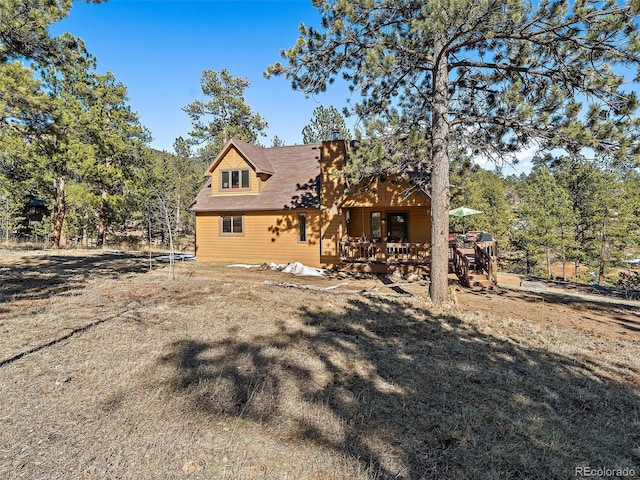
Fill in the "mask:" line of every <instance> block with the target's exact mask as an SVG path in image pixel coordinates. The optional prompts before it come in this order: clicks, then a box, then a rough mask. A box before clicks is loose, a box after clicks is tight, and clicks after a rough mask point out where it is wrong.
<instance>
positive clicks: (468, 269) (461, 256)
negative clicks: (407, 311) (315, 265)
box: [338, 240, 498, 288]
mask: <svg viewBox="0 0 640 480" xmlns="http://www.w3.org/2000/svg"><path fill="white" fill-rule="evenodd" d="M339 248H340V265H339V266H338V269H340V270H343V271H348V272H361V273H376V274H384V273H392V272H399V273H401V274H403V275H406V274H410V273H416V274H419V275H429V272H430V265H429V262H430V245H429V244H425V243H408V242H402V243H395V242H394V243H392V242H367V241H350V242H340V244H339ZM497 254H498V243H497V242H496V241H495V240H491V241H486V242H475V243H470V244H468V245H461V246H458V245H457V244H456V243H452V244H450V249H449V266H450V273H455V274H456V276H457V277H458V279H459V281H460V283H461V284H463V285H465V286H467V287H483V288H490V287H493V286H495V285H496V284H497Z"/></svg>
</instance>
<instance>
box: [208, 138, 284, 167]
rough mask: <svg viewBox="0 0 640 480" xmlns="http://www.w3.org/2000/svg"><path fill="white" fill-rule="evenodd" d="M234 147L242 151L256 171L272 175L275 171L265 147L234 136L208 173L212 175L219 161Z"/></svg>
mask: <svg viewBox="0 0 640 480" xmlns="http://www.w3.org/2000/svg"><path fill="white" fill-rule="evenodd" d="M233 147H235V149H236V150H237V151H238V153H240V155H241V156H242V158H244V159H245V161H246V162H247V163H249V165H250V166H251V167H253V169H254V170H255V171H256V173H268V174H269V175H272V174H273V173H274V170H273V166H272V165H271V161H270V160H269V155H265V153H264V151H265V150H270V149H265V148H263V147H256V146H255V145H251V144H250V143H247V142H243V141H241V140H236V139H234V138H232V139H231V140H229V141H228V142H227V144H226V145H225V146H224V148H223V149H222V151H221V152H220V153H219V154H218V156H217V157H216V158H215V159H214V160H213V163H212V164H211V165H210V166H209V168H207V173H206V174H207V175H211V173H212V172H213V171H214V170H215V169H216V167H217V166H218V163H220V161H222V159H223V158H224V157H225V156H226V155H227V153H229V150H231V149H232V148H233Z"/></svg>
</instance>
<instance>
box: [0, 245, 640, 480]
mask: <svg viewBox="0 0 640 480" xmlns="http://www.w3.org/2000/svg"><path fill="white" fill-rule="evenodd" d="M166 269H167V267H166V265H164V264H157V263H155V262H152V269H151V271H150V269H149V261H148V259H147V258H146V256H145V255H144V254H132V253H122V252H78V251H68V252H55V251H33V252H18V251H0V478H3V479H5V478H7V479H35V478H46V479H54V478H64V479H77V478H89V479H102V478H114V479H116V478H117V479H121V478H122V479H125V478H127V479H128V478H131V479H134V478H135V479H175V478H184V479H191V478H202V479H210V478H216V479H218V478H220V479H243V478H244V479H254V478H265V479H266V478H268V479H285V478H286V479H294V478H296V479H307V478H309V479H312V478H318V479H324V478H331V479H375V478H378V479H382V478H384V479H386V478H401V479H416V480H420V479H431V478H433V479H459V478H465V479H486V478H492V479H502V478H504V479H507V478H540V479H542V478H544V479H549V478H551V479H554V478H558V479H567V478H575V473H576V470H575V469H576V467H585V468H586V467H588V468H609V469H620V470H621V471H623V470H624V469H627V470H626V471H627V472H629V470H630V469H631V470H633V471H634V472H635V475H636V476H638V475H640V408H639V407H638V406H639V405H640V356H639V355H638V348H639V347H640V320H639V318H638V317H639V316H640V315H639V308H640V304H638V302H622V301H620V300H619V299H616V298H613V297H608V296H604V295H601V294H600V295H598V296H594V295H588V293H589V292H584V291H583V292H577V291H575V289H571V290H567V289H564V290H563V289H558V288H557V287H551V286H550V287H549V288H548V289H547V290H545V291H542V292H540V291H520V290H516V289H515V288H516V286H515V285H513V286H512V288H506V287H505V288H502V289H499V290H498V291H496V292H473V291H469V290H466V289H460V288H457V287H455V286H454V285H452V288H453V291H454V296H455V298H456V301H457V303H456V305H455V306H453V307H451V308H445V309H435V308H433V307H432V306H431V305H430V303H429V301H428V300H427V299H426V288H427V287H425V286H423V285H416V284H406V285H404V284H403V285H400V286H396V287H394V288H388V287H387V286H385V285H384V283H383V281H382V279H379V278H364V279H356V278H352V277H347V278H345V277H341V276H337V275H336V276H329V277H326V278H325V277H322V278H318V277H296V276H292V275H287V274H284V273H281V272H276V271H270V270H260V269H243V268H229V267H227V266H222V265H206V264H196V263H192V262H189V263H184V264H179V265H178V266H177V276H178V278H177V279H176V280H173V281H171V280H169V279H168V278H167V270H166ZM265 280H267V281H271V282H290V283H295V284H304V285H313V286H315V287H320V288H326V287H334V286H336V285H338V284H341V286H339V287H337V288H334V289H331V290H324V291H322V290H308V289H299V288H284V287H280V286H271V285H265ZM347 290H351V291H353V290H357V291H362V290H366V291H367V292H366V293H344V292H345V291H347ZM614 475H616V474H613V475H610V477H612V478H614ZM618 477H620V475H618ZM603 478H606V477H603Z"/></svg>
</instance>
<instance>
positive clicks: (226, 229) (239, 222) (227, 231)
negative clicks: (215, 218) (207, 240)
mask: <svg viewBox="0 0 640 480" xmlns="http://www.w3.org/2000/svg"><path fill="white" fill-rule="evenodd" d="M220 220H221V228H220V233H222V234H223V235H242V234H243V233H244V223H243V221H244V218H243V216H242V215H223V216H221V217H220Z"/></svg>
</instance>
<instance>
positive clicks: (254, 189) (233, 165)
mask: <svg viewBox="0 0 640 480" xmlns="http://www.w3.org/2000/svg"><path fill="white" fill-rule="evenodd" d="M246 168H248V169H249V188H242V189H240V188H238V189H227V190H222V189H221V188H220V184H221V182H220V172H221V171H222V170H235V169H246ZM261 183H262V181H261V180H260V178H259V177H258V176H257V175H256V172H255V170H254V169H253V168H252V167H251V165H249V164H248V163H247V162H246V160H245V159H244V158H243V157H242V155H240V154H239V153H238V151H237V150H236V149H235V148H231V149H229V151H228V152H227V154H226V155H225V156H224V157H223V158H222V159H221V160H220V161H219V162H218V164H217V165H216V168H215V169H214V170H213V172H211V194H212V195H247V194H252V193H253V194H258V193H260V190H261V189H262V185H261Z"/></svg>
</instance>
